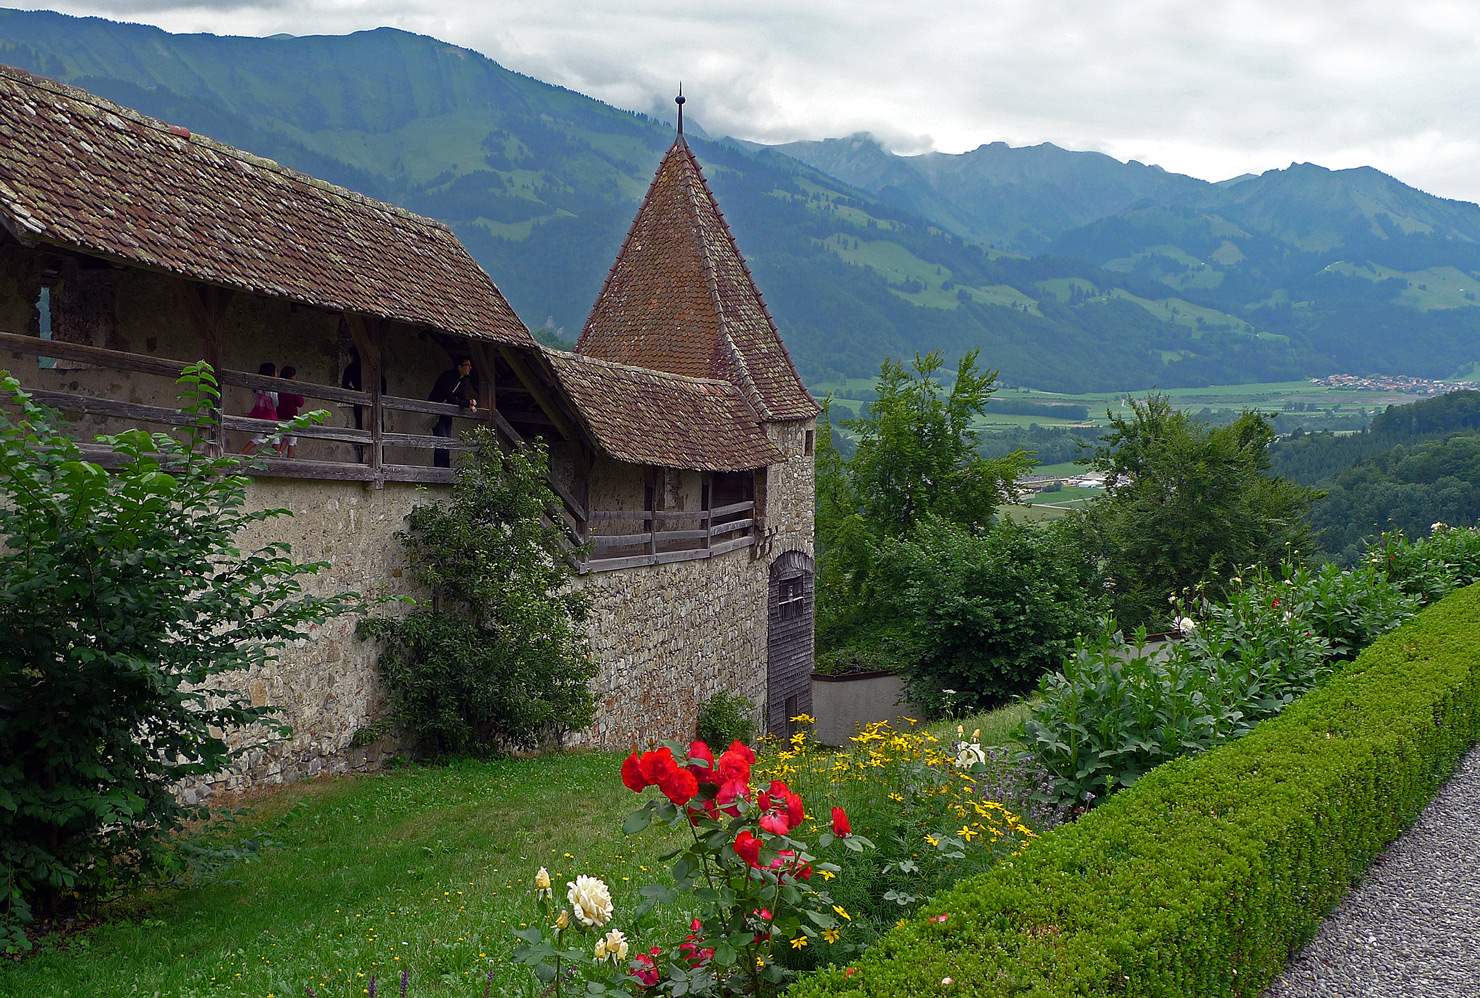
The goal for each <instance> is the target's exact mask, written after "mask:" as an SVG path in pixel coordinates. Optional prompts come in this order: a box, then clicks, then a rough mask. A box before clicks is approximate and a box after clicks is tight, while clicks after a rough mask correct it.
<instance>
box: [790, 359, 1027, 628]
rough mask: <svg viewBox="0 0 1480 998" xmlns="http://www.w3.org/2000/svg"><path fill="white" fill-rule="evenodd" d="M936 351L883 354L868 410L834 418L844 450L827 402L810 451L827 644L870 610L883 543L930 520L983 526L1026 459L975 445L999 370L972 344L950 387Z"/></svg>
mask: <svg viewBox="0 0 1480 998" xmlns="http://www.w3.org/2000/svg"><path fill="white" fill-rule="evenodd" d="M943 364H944V359H943V356H942V354H941V353H940V352H939V351H933V352H931V353H928V354H924V355H920V354H916V355H915V359H914V362H913V363H912V364H910V365H909V366H908V367H906V366H905V365H904V364H903V363H901V362H899V361H895V360H885V361H884V363H883V366H882V368H881V370H880V373H879V380H878V383H877V388H876V395H875V398H874V401H873V402H872V403H871V404H870V406H869V408H868V411H867V412H866V413H864V414H863V415H860V416H859V417H858V418H856V419H848V420H844V421H842V423H841V424H840V425H841V426H842V427H843V428H844V429H846V430H849V431H851V432H852V433H854V434H856V435H857V448H856V450H855V451H854V454H853V456H852V457H851V458H848V459H846V460H845V459H844V458H843V456H842V455H841V454H840V453H839V452H838V450H837V448H836V447H835V446H834V445H833V443H832V425H831V422H830V421H829V418H828V414H827V410H824V414H823V425H822V427H821V428H820V429H821V432H820V433H819V434H818V439H819V440H820V441H821V444H820V445H819V447H818V455H817V537H818V541H819V545H820V548H821V552H820V564H819V593H820V598H819V601H818V603H819V605H818V631H819V635H820V639H821V640H822V642H823V644H824V645H827V644H829V643H830V642H833V641H842V642H846V640H847V635H849V634H851V633H853V632H855V631H857V630H858V629H859V628H863V629H867V626H868V624H869V621H870V620H871V619H873V618H874V616H875V613H874V610H873V609H871V608H870V600H869V598H868V595H867V591H868V589H869V586H870V575H871V566H872V564H873V561H874V553H875V550H876V548H877V546H878V545H879V543H880V542H882V541H884V540H888V539H898V538H903V537H906V536H908V535H909V534H910V532H911V531H912V530H913V529H914V528H915V527H916V526H918V525H919V524H920V523H922V522H924V521H925V520H927V519H939V520H943V521H945V522H947V523H952V524H955V525H957V526H959V527H963V528H967V529H975V528H979V527H984V526H986V525H987V524H988V523H990V522H991V518H992V514H993V512H994V511H995V510H996V509H997V507H998V506H999V505H1001V504H1002V503H1003V502H1004V501H1005V500H1006V499H1007V498H1008V497H1009V496H1010V493H1011V490H1012V487H1013V483H1014V482H1015V481H1016V480H1017V478H1018V477H1019V476H1020V475H1021V474H1022V473H1023V472H1025V471H1026V470H1027V469H1028V468H1029V467H1031V466H1032V459H1031V458H1030V457H1029V456H1028V455H1027V454H1026V453H1025V452H1022V451H1015V452H1013V453H1012V454H1010V455H1008V456H1006V457H1002V458H996V459H987V458H984V457H982V456H981V455H980V454H979V453H978V452H977V442H978V441H977V434H976V432H975V431H974V430H972V429H971V421H972V420H973V419H974V418H975V417H977V416H980V415H981V414H982V412H983V411H984V410H985V408H986V405H987V401H988V400H989V399H990V398H991V397H992V394H993V392H995V391H996V389H995V387H993V385H994V382H995V380H996V377H997V372H996V371H983V370H981V369H980V368H979V367H978V366H977V351H975V350H973V351H971V352H969V353H967V354H966V355H964V356H963V357H962V358H961V359H960V361H959V362H958V363H957V365H956V376H955V379H954V381H953V382H952V383H951V384H950V386H949V388H948V387H947V386H946V385H945V384H944V383H943V380H942V378H941V376H940V372H941V368H942V367H943Z"/></svg>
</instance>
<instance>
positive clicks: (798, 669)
mask: <svg viewBox="0 0 1480 998" xmlns="http://www.w3.org/2000/svg"><path fill="white" fill-rule="evenodd" d="M813 597H814V583H813V578H812V559H811V558H810V557H808V556H807V555H805V554H803V553H801V552H800V551H788V552H786V553H785V554H783V555H781V557H779V558H777V559H776V560H775V561H774V562H772V563H771V591H770V600H769V606H768V611H769V612H768V614H767V617H768V627H767V635H766V731H767V732H768V733H770V734H773V735H776V736H777V737H780V738H785V737H787V736H788V735H790V734H791V724H790V719H791V718H793V717H795V716H797V715H798V714H809V713H811V712H812V607H813Z"/></svg>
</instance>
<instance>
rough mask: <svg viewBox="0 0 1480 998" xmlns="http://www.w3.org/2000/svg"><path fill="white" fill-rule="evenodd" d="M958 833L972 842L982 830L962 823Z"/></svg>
mask: <svg viewBox="0 0 1480 998" xmlns="http://www.w3.org/2000/svg"><path fill="white" fill-rule="evenodd" d="M956 834H957V835H959V836H961V837H962V838H963V839H965V840H966V841H967V842H970V841H971V840H972V839H973V838H975V837H976V836H978V835H980V834H981V832H978V831H977V830H976V829H974V828H972V827H970V826H969V825H962V826H961V829H960V830H959V831H958V832H956Z"/></svg>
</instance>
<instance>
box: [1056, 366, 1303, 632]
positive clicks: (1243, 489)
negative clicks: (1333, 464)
mask: <svg viewBox="0 0 1480 998" xmlns="http://www.w3.org/2000/svg"><path fill="white" fill-rule="evenodd" d="M1130 403H1131V413H1130V415H1129V416H1116V415H1113V414H1112V415H1111V416H1110V430H1109V432H1108V433H1107V434H1106V435H1104V436H1103V437H1101V444H1100V445H1099V446H1098V447H1097V448H1096V449H1095V452H1094V456H1093V458H1092V459H1091V464H1092V465H1093V467H1094V469H1095V470H1096V471H1099V472H1102V473H1104V475H1105V485H1106V494H1105V496H1104V498H1103V499H1102V500H1101V501H1100V502H1098V503H1096V504H1094V505H1093V506H1091V507H1090V508H1089V509H1088V510H1086V512H1085V513H1084V514H1082V517H1083V519H1082V525H1083V527H1084V528H1085V532H1086V535H1087V537H1088V539H1089V542H1090V544H1091V549H1092V550H1095V551H1096V552H1097V553H1098V555H1099V557H1100V558H1101V559H1103V561H1104V563H1105V567H1106V570H1107V571H1108V573H1109V577H1110V579H1111V587H1112V602H1113V605H1114V607H1115V611H1116V615H1117V618H1118V619H1119V622H1120V623H1121V624H1122V625H1124V626H1128V627H1130V626H1135V625H1138V624H1149V625H1154V624H1155V623H1157V622H1158V621H1164V620H1165V619H1166V618H1167V616H1168V609H1167V607H1168V602H1167V597H1168V596H1170V595H1172V594H1182V593H1186V592H1190V591H1195V590H1202V591H1204V592H1205V593H1207V594H1209V595H1217V594H1218V593H1220V592H1221V589H1222V584H1223V580H1224V579H1226V578H1227V577H1229V576H1230V575H1232V574H1234V573H1235V572H1236V570H1238V569H1240V568H1243V567H1245V566H1249V565H1266V566H1273V565H1276V564H1278V563H1279V562H1280V561H1281V560H1282V559H1285V558H1295V557H1299V556H1301V555H1303V554H1304V553H1306V552H1308V551H1309V550H1310V548H1311V546H1312V542H1311V534H1310V529H1309V527H1308V526H1307V525H1306V523H1305V521H1304V514H1305V512H1306V511H1307V509H1308V508H1309V507H1310V504H1311V502H1312V501H1313V500H1314V499H1315V498H1316V496H1317V495H1318V493H1315V492H1313V491H1312V490H1310V489H1307V488H1305V487H1304V486H1301V485H1297V484H1295V483H1293V482H1289V481H1287V480H1285V479H1283V478H1278V477H1275V476H1272V475H1269V474H1267V471H1268V469H1269V458H1268V456H1267V453H1266V451H1267V448H1268V446H1269V443H1270V441H1271V440H1272V439H1273V437H1274V431H1273V430H1272V428H1271V427H1270V424H1269V417H1267V416H1265V415H1264V414H1263V413H1260V412H1253V411H1246V412H1244V413H1243V414H1242V415H1241V416H1239V418H1238V419H1236V420H1235V421H1234V422H1232V423H1230V424H1228V425H1226V426H1209V425H1208V424H1206V423H1201V422H1198V421H1197V420H1195V419H1193V418H1192V417H1191V416H1189V415H1187V414H1186V413H1184V412H1181V411H1178V410H1177V409H1174V408H1173V407H1172V404H1171V402H1170V400H1169V399H1167V398H1166V397H1165V396H1161V395H1152V396H1150V397H1148V398H1146V399H1145V400H1142V401H1138V400H1136V399H1131V400H1130Z"/></svg>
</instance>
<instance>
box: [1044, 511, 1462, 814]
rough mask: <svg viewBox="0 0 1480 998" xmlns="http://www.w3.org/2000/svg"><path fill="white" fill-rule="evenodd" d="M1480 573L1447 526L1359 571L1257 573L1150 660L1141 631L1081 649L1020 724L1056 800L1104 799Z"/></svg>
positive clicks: (1279, 704) (1380, 554) (1318, 679)
mask: <svg viewBox="0 0 1480 998" xmlns="http://www.w3.org/2000/svg"><path fill="white" fill-rule="evenodd" d="M1477 571H1480V531H1475V530H1469V531H1464V530H1446V531H1440V532H1436V534H1435V536H1434V537H1433V538H1431V539H1429V540H1425V541H1421V542H1419V543H1417V544H1410V543H1409V542H1408V541H1406V540H1405V539H1403V538H1402V537H1384V538H1383V539H1382V540H1381V541H1380V542H1379V543H1378V544H1377V545H1375V546H1374V548H1373V550H1372V554H1371V556H1370V557H1369V559H1368V561H1367V563H1366V564H1364V565H1363V566H1362V567H1360V568H1358V569H1356V570H1353V571H1340V570H1337V569H1335V568H1333V567H1331V566H1327V567H1325V568H1322V569H1320V570H1319V571H1316V572H1310V571H1307V570H1305V569H1297V568H1291V567H1289V566H1286V569H1285V573H1284V576H1283V577H1282V578H1280V579H1271V578H1269V577H1268V576H1265V575H1263V574H1259V575H1256V576H1254V577H1253V578H1251V579H1250V580H1248V581H1247V582H1245V581H1244V580H1242V579H1238V580H1235V583H1234V584H1235V585H1241V586H1243V588H1242V589H1236V590H1235V591H1233V592H1232V593H1231V595H1230V596H1229V597H1228V601H1227V602H1226V603H1225V604H1222V605H1217V604H1204V606H1205V608H1206V610H1205V612H1206V619H1205V620H1203V621H1201V622H1192V621H1190V620H1187V618H1184V620H1186V621H1187V624H1186V626H1189V627H1190V631H1189V633H1188V634H1187V636H1186V637H1185V638H1184V639H1183V640H1182V641H1181V642H1179V643H1176V644H1174V645H1171V646H1169V647H1164V648H1162V649H1160V650H1158V651H1152V652H1149V651H1148V650H1147V649H1146V646H1145V639H1144V632H1142V633H1141V634H1140V635H1139V636H1138V638H1137V640H1136V642H1135V643H1134V644H1133V645H1131V646H1129V647H1127V646H1125V645H1124V644H1123V642H1122V640H1121V635H1119V634H1116V635H1113V636H1111V637H1109V638H1104V639H1101V640H1099V641H1097V642H1092V643H1091V642H1080V644H1079V647H1078V649H1077V651H1076V653H1075V654H1074V655H1073V656H1072V657H1070V658H1069V659H1068V660H1067V661H1066V662H1065V665H1064V669H1063V671H1062V672H1059V673H1050V674H1046V675H1045V676H1044V677H1043V680H1042V682H1041V683H1040V686H1039V691H1040V693H1041V695H1042V696H1041V701H1040V703H1039V704H1038V706H1037V707H1035V708H1034V711H1033V716H1032V718H1031V719H1029V720H1028V721H1027V722H1026V723H1025V725H1024V729H1025V734H1026V738H1027V740H1028V743H1029V744H1030V745H1032V746H1033V747H1034V750H1035V751H1036V752H1037V753H1038V755H1039V758H1040V759H1041V760H1042V762H1043V763H1044V764H1045V765H1046V766H1048V768H1049V769H1050V770H1051V771H1052V772H1053V773H1054V775H1055V777H1056V781H1055V787H1056V793H1057V794H1058V795H1059V796H1060V798H1061V799H1070V800H1074V801H1075V802H1077V803H1081V804H1084V803H1090V802H1093V801H1095V800H1103V799H1104V798H1105V796H1106V795H1108V794H1109V793H1111V792H1113V791H1115V790H1117V789H1119V788H1121V787H1128V786H1130V785H1131V784H1133V783H1135V782H1136V780H1138V779H1139V778H1140V777H1141V776H1142V775H1143V774H1145V773H1146V772H1147V771H1148V770H1150V769H1151V768H1153V767H1155V766H1157V765H1159V764H1160V763H1162V762H1165V761H1167V760H1169V759H1173V758H1176V757H1178V756H1181V755H1186V754H1188V753H1192V752H1201V751H1204V750H1206V749H1208V748H1211V747H1212V746H1214V745H1217V744H1220V743H1221V742H1224V741H1227V740H1229V739H1233V738H1239V737H1242V736H1243V735H1245V734H1247V733H1248V731H1249V729H1250V728H1251V727H1252V726H1253V725H1254V724H1256V723H1258V722H1259V721H1261V720H1263V719H1265V718H1267V717H1272V716H1273V715H1275V714H1277V713H1279V712H1280V710H1282V709H1283V708H1284V707H1285V706H1286V705H1288V704H1289V703H1290V702H1291V701H1292V700H1294V699H1295V698H1296V697H1298V696H1300V695H1301V694H1303V693H1304V692H1306V691H1307V690H1309V689H1311V688H1313V687H1314V686H1316V685H1318V684H1320V683H1322V682H1324V681H1325V680H1326V679H1327V678H1328V677H1329V676H1330V675H1331V674H1332V672H1333V671H1334V669H1335V668H1336V667H1337V665H1338V664H1339V663H1340V662H1341V661H1346V660H1350V659H1351V658H1353V657H1354V656H1355V655H1356V653H1357V652H1358V651H1359V650H1360V649H1361V648H1363V647H1365V646H1367V645H1368V644H1370V643H1371V642H1372V641H1373V640H1374V639H1375V638H1376V637H1377V636H1379V635H1380V634H1383V633H1385V632H1387V631H1390V630H1392V629H1393V628H1394V627H1397V626H1398V625H1399V624H1400V623H1402V622H1403V621H1404V620H1406V619H1408V618H1409V617H1412V616H1413V615H1414V613H1416V612H1417V610H1418V608H1419V607H1420V606H1421V605H1422V604H1423V602H1425V601H1427V600H1428V599H1432V598H1434V597H1435V596H1437V595H1442V594H1443V593H1445V592H1448V591H1451V590H1452V588H1453V585H1454V583H1455V582H1456V581H1457V580H1458V579H1461V578H1471V577H1473V575H1474V574H1475V573H1476V572H1477Z"/></svg>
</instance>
